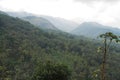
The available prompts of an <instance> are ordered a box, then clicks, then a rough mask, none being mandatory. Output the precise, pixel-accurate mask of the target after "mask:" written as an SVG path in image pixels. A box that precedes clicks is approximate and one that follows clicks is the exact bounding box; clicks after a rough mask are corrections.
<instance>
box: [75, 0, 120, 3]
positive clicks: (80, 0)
mask: <svg viewBox="0 0 120 80" xmlns="http://www.w3.org/2000/svg"><path fill="white" fill-rule="evenodd" d="M74 1H76V2H84V3H89V2H107V3H113V2H118V1H120V0H74Z"/></svg>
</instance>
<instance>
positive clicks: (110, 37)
mask: <svg viewBox="0 0 120 80" xmlns="http://www.w3.org/2000/svg"><path fill="white" fill-rule="evenodd" d="M100 38H103V43H104V47H103V48H102V50H103V61H102V67H101V80H106V60H107V58H106V57H107V53H108V49H109V48H110V44H111V43H112V42H113V41H115V42H116V43H118V42H120V39H119V38H120V37H118V36H117V35H115V34H113V33H112V32H106V33H104V34H101V35H100Z"/></svg>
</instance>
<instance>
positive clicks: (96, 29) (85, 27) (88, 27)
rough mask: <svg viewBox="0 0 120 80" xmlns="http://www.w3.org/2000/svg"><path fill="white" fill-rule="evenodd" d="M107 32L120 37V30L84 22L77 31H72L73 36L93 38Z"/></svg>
mask: <svg viewBox="0 0 120 80" xmlns="http://www.w3.org/2000/svg"><path fill="white" fill-rule="evenodd" d="M105 32H113V33H114V34H117V35H120V29H118V28H112V27H110V26H104V25H101V24H99V23H96V22H84V23H82V24H80V25H79V26H78V27H77V28H76V29H74V30H73V31H71V33H72V34H75V35H83V36H86V37H92V38H96V37H97V36H98V35H100V34H102V33H105Z"/></svg>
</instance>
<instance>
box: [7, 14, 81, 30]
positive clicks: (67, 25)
mask: <svg viewBox="0 0 120 80" xmlns="http://www.w3.org/2000/svg"><path fill="white" fill-rule="evenodd" d="M7 14H9V15H10V16H13V17H19V18H23V17H29V16H35V17H36V18H37V17H38V18H44V20H45V19H47V20H48V21H49V22H51V23H52V24H53V25H54V26H55V27H56V28H58V29H59V30H62V31H64V32H70V31H72V30H73V29H75V28H76V27H77V26H78V25H79V24H77V23H75V22H73V21H69V20H66V19H63V18H56V17H51V16H45V15H41V16H38V15H34V14H31V13H27V12H7ZM35 17H34V22H33V23H35V24H36V23H37V25H38V22H39V20H38V18H37V20H35ZM25 20H26V19H25ZM27 21H28V19H27ZM29 21H30V22H31V21H32V20H29ZM35 21H37V22H35ZM40 21H41V20H40ZM48 21H47V22H48Z"/></svg>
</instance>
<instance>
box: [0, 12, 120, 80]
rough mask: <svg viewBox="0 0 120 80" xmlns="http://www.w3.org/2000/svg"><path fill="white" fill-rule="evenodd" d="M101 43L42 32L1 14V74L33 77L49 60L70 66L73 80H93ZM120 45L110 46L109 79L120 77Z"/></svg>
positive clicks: (17, 79)
mask: <svg viewBox="0 0 120 80" xmlns="http://www.w3.org/2000/svg"><path fill="white" fill-rule="evenodd" d="M100 45H101V44H100V43H99V42H96V41H95V40H91V39H88V38H84V37H81V36H80V37H76V36H72V35H70V34H67V33H63V32H56V31H48V32H47V31H43V30H40V29H38V28H36V27H34V26H33V25H31V24H30V23H29V22H25V21H22V20H20V19H19V18H13V17H10V16H7V15H3V14H0V66H1V67H2V68H1V72H2V74H1V75H0V76H3V77H2V78H4V79H6V78H7V79H8V78H9V79H11V80H30V77H31V76H32V75H33V71H34V69H35V67H37V66H38V65H37V64H38V62H39V61H42V62H43V63H45V62H46V61H47V60H48V59H50V60H52V61H53V62H56V63H64V64H65V65H67V66H68V67H70V68H71V69H72V70H73V73H72V75H71V77H72V80H92V74H93V72H94V71H95V70H96V69H98V68H99V65H100V64H101V59H102V57H101V54H96V48H97V47H98V46H100ZM119 47H120V46H118V48H116V47H110V54H109V55H110V56H109V59H108V62H107V67H108V68H107V69H108V70H107V71H108V73H107V76H108V79H109V80H120V77H119V74H120V72H119V69H120V65H119V62H120V58H119V57H120V49H119ZM51 64H52V63H51ZM52 65H54V64H52ZM113 65H114V66H113ZM38 67H39V66H38ZM54 67H55V66H54ZM60 68H61V67H60ZM64 68H65V67H64ZM57 69H58V68H57ZM62 69H63V67H62ZM111 69H112V70H111ZM111 75H112V76H111ZM98 77H99V75H98Z"/></svg>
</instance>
